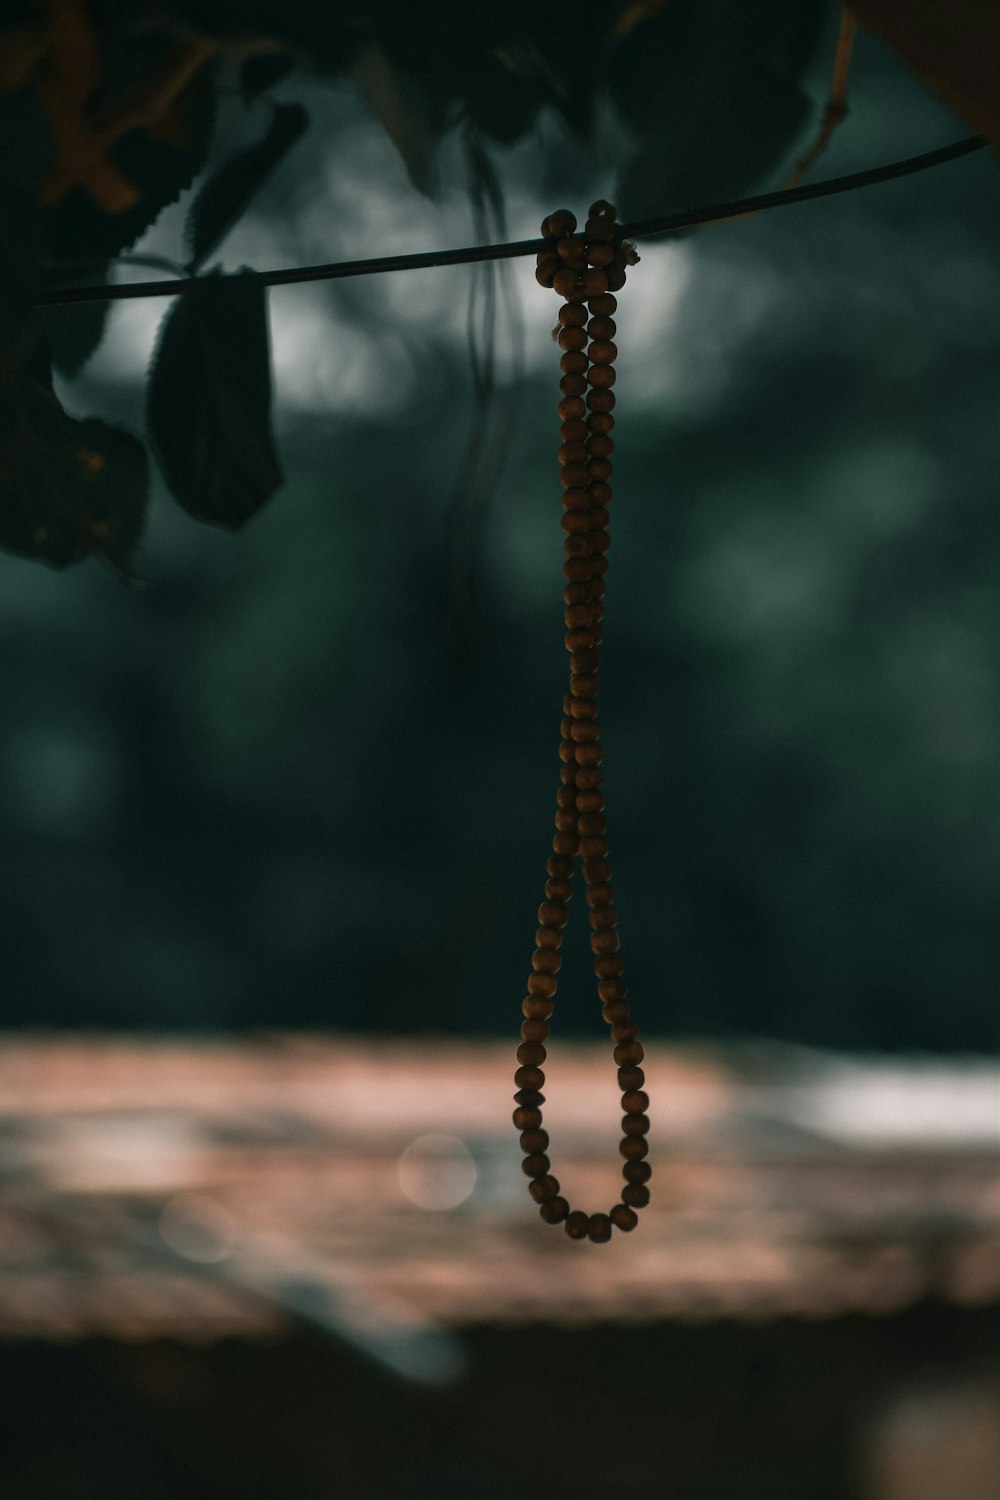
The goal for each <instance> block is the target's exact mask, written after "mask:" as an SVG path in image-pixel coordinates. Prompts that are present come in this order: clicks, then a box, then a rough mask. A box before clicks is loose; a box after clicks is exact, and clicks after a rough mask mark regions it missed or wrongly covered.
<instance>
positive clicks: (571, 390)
mask: <svg viewBox="0 0 1000 1500" xmlns="http://www.w3.org/2000/svg"><path fill="white" fill-rule="evenodd" d="M586 389H587V377H586V375H564V376H563V378H562V379H561V380H560V382H559V394H560V395H561V396H582V395H583V393H584V391H585V390H586Z"/></svg>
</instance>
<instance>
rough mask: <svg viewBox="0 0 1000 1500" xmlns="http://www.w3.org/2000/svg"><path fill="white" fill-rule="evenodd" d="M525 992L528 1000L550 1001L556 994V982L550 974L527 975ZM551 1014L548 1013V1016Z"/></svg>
mask: <svg viewBox="0 0 1000 1500" xmlns="http://www.w3.org/2000/svg"><path fill="white" fill-rule="evenodd" d="M527 990H528V1000H532V1001H534V1000H542V999H545V1000H551V998H552V996H553V995H554V994H555V992H556V980H555V979H554V978H553V976H552V975H551V974H537V973H536V974H529V975H528V984H527ZM524 1003H525V1004H526V1003H527V1002H524ZM525 1014H527V1012H525ZM551 1014H552V1012H551V1011H549V1015H551Z"/></svg>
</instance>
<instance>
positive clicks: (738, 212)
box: [37, 135, 989, 306]
mask: <svg viewBox="0 0 1000 1500" xmlns="http://www.w3.org/2000/svg"><path fill="white" fill-rule="evenodd" d="M988 144H989V143H988V141H987V140H986V138H985V137H984V136H981V135H974V136H969V137H967V138H966V139H965V140H962V141H955V142H954V143H953V144H952V145H950V146H940V147H939V148H938V149H937V150H936V151H925V152H924V153H923V154H922V155H921V156H909V157H907V158H906V159H905V160H903V161H895V162H889V163H888V164H887V165H885V166H881V167H870V168H869V169H868V170H867V171H864V172H851V173H849V174H848V175H847V176H846V177H829V178H827V179H826V180H825V181H824V182H813V183H808V184H806V185H805V186H803V187H797V188H781V189H779V190H778V191H777V192H774V193H759V194H757V196H756V197H753V198H740V199H737V200H736V201H735V202H732V203H714V204H711V205H709V206H708V207H707V208H695V209H688V210H685V212H684V213H679V214H668V215H666V217H664V218H660V219H639V220H637V221H636V222H635V223H634V224H625V225H623V226H622V233H623V234H624V235H625V236H626V238H627V239H630V240H638V239H647V238H649V237H650V236H651V235H655V234H676V233H677V232H678V231H679V230H682V229H691V228H693V227H694V226H695V225H696V224H715V223H720V222H722V221H723V220H725V219H739V218H742V217H743V215H745V214H754V213H761V212H762V211H763V210H764V209H769V208H783V207H784V206H785V204H787V203H805V202H807V201H808V200H809V199H810V198H828V197H831V196H832V195H833V194H834V193H847V192H851V191H853V189H855V188H863V187H872V186H874V184H875V183H878V182H889V181H891V180H892V179H893V178H894V177H908V176H909V175H910V174H911V173H913V172H925V171H927V169H928V168H929V167H936V166H940V165H941V164H942V163H943V162H946V161H956V160H957V159H958V158H959V157H961V156H968V155H970V154H971V153H972V152H973V151H981V150H982V149H983V147H984V146H986V145H988ZM546 243H547V242H546V241H545V240H541V239H538V240H516V241H514V242H513V243H511V244H507V245H471V246H468V247H467V248H465V249H462V250H428V251H424V252H421V253H419V254H417V255H387V256H382V257H380V258H378V259H373V260H346V261H340V262H335V263H334V264H332V265H326V266H299V267H297V268H294V267H293V268H289V269H285V270H279V271H259V272H256V273H255V274H256V275H258V276H259V278H260V280H261V281H262V282H263V283H264V285H265V286H292V285H294V284H295V283H296V282H300V281H336V280H341V279H343V278H344V277H347V276H374V275H377V274H381V273H382V272H384V271H419V270H422V269H424V268H425V267H429V266H462V265H472V264H474V263H476V262H477V261H484V260H514V259H516V258H518V257H519V256H522V255H538V254H539V253H540V252H541V251H542V250H544V249H545V247H546ZM193 280H194V278H193V277H184V278H182V279H180V280H178V281H136V282H133V283H132V284H131V285H119V286H90V287H59V288H54V289H53V290H51V291H47V292H43V293H42V294H41V296H40V297H39V298H38V299H37V300H38V302H39V304H41V305H44V306H54V305H59V304H62V303H66V302H120V301H125V300H127V299H128V298H132V297H177V296H179V295H180V293H181V292H183V291H184V290H185V289H186V288H187V287H189V286H190V285H191V283H192V281H193Z"/></svg>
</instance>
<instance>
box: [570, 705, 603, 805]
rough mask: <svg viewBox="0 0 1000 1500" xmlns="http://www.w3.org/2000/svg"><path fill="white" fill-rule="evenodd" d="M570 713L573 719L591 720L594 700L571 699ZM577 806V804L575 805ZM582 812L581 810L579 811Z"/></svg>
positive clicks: (595, 709)
mask: <svg viewBox="0 0 1000 1500" xmlns="http://www.w3.org/2000/svg"><path fill="white" fill-rule="evenodd" d="M569 711H570V713H571V714H572V716H573V718H574V719H588V720H589V719H593V718H594V716H595V714H596V713H597V699H596V698H573V699H572V700H571V702H570V710H569ZM577 806H579V803H578V804H577ZM581 811H583V809H581Z"/></svg>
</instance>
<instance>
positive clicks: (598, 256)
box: [587, 240, 615, 266]
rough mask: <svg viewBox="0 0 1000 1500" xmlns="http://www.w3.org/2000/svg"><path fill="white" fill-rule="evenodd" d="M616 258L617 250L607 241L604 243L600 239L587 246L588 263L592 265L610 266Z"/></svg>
mask: <svg viewBox="0 0 1000 1500" xmlns="http://www.w3.org/2000/svg"><path fill="white" fill-rule="evenodd" d="M614 258H615V252H614V250H613V249H612V247H611V246H610V245H609V244H608V243H607V242H606V241H605V242H604V243H603V244H602V243H601V242H600V241H599V240H598V241H597V242H596V243H594V244H590V245H588V246H587V264H588V265H590V266H610V265H611V263H612V262H613V260H614Z"/></svg>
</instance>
